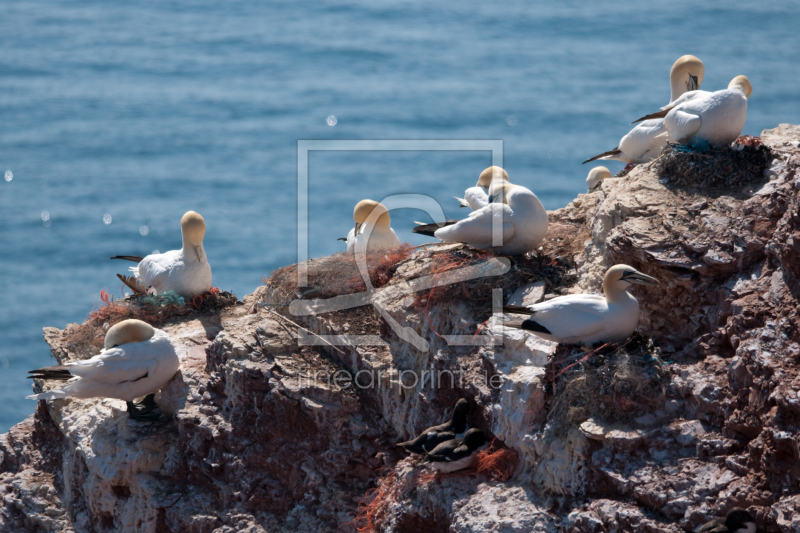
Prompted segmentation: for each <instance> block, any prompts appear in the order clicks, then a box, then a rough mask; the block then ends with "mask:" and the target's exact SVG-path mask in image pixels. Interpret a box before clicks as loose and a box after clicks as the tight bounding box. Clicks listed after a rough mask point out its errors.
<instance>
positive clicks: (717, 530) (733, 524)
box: [695, 507, 756, 533]
mask: <svg viewBox="0 0 800 533" xmlns="http://www.w3.org/2000/svg"><path fill="white" fill-rule="evenodd" d="M695 531H696V533H756V521H755V519H754V518H753V515H751V514H750V513H748V512H747V511H746V510H744V509H742V508H741V507H734V508H733V509H731V510H730V511H728V514H727V516H726V517H725V520H722V519H721V518H717V519H716V520H712V521H711V522H708V523H706V524H704V525H702V526H700V527H699V528H698V529H696V530H695Z"/></svg>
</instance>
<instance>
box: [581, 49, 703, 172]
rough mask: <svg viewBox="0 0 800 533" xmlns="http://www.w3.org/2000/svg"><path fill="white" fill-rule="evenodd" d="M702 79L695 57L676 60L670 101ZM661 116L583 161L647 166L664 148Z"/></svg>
mask: <svg viewBox="0 0 800 533" xmlns="http://www.w3.org/2000/svg"><path fill="white" fill-rule="evenodd" d="M704 76H705V66H704V65H703V62H702V61H700V60H699V59H698V58H696V57H695V56H691V55H686V56H682V57H680V58H678V60H677V61H675V63H674V64H673V65H672V69H670V71H669V84H670V91H671V96H670V101H674V100H675V99H676V98H678V97H679V96H681V95H682V94H684V93H686V92H687V91H695V90H697V89H699V88H700V84H701V83H702V82H703V77H704ZM663 116H664V115H663V114H662V115H660V116H659V117H648V118H651V120H647V121H646V122H642V123H640V124H637V125H636V126H635V127H634V128H633V129H632V130H631V131H630V132H628V133H627V134H626V135H625V136H624V137H622V139H621V140H620V141H619V145H618V146H617V147H616V148H614V149H613V150H609V151H608V152H603V153H602V154H599V155H596V156H594V157H591V158H589V159H587V160H586V161H584V164H585V163H589V162H590V161H595V160H598V159H603V160H605V159H616V160H617V161H622V162H624V163H629V164H630V163H636V164H638V163H647V162H648V161H652V160H653V159H655V158H656V157H658V156H659V155H660V154H661V150H663V149H664V147H665V146H666V144H667V136H666V132H667V130H666V129H665V127H664V123H663V120H662V118H663Z"/></svg>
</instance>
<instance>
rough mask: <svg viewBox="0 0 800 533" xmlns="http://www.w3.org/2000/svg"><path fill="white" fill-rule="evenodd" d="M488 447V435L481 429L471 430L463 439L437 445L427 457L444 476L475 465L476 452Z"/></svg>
mask: <svg viewBox="0 0 800 533" xmlns="http://www.w3.org/2000/svg"><path fill="white" fill-rule="evenodd" d="M485 445H486V435H485V434H484V433H483V431H481V430H480V429H475V428H473V429H470V430H469V431H467V432H466V433H465V434H464V438H463V439H450V440H447V441H445V442H442V443H441V444H439V445H437V446H436V447H435V448H434V449H433V450H431V451H430V452H428V454H427V455H426V456H425V461H426V462H428V463H430V465H431V467H432V468H433V469H434V470H438V471H439V472H442V473H443V474H447V473H450V472H455V471H456V470H463V469H464V468H469V467H470V466H472V465H474V464H475V462H476V459H477V456H476V455H475V452H477V451H478V450H479V449H481V448H482V447H484V446H485Z"/></svg>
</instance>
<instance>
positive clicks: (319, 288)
mask: <svg viewBox="0 0 800 533" xmlns="http://www.w3.org/2000/svg"><path fill="white" fill-rule="evenodd" d="M412 252H413V247H412V246H411V245H410V244H402V245H400V246H399V247H398V248H394V249H391V250H381V251H379V252H376V253H370V254H367V256H366V262H367V271H368V272H369V279H370V282H371V283H372V286H373V287H374V288H376V289H377V288H379V287H383V286H384V285H386V284H387V283H389V281H390V280H391V279H392V277H393V276H394V273H395V271H396V270H397V267H398V265H399V264H400V263H402V262H403V261H405V260H406V259H408V258H409V257H410V256H411V253H412ZM305 265H306V267H307V272H308V284H307V286H306V287H298V286H297V265H290V266H287V267H283V268H279V269H278V270H275V271H274V272H273V273H272V274H271V275H270V276H269V277H268V278H265V279H264V280H262V281H263V282H264V284H266V285H267V286H268V288H269V289H270V292H271V293H272V299H273V302H272V303H273V304H277V305H289V304H290V303H291V302H292V301H293V300H296V299H317V298H332V297H334V296H340V295H343V294H354V293H358V292H364V291H366V290H367V286H366V284H365V283H364V279H363V278H362V276H361V273H360V272H359V270H358V264H357V263H356V259H355V256H354V255H353V254H352V253H347V252H343V253H339V254H334V255H330V256H327V257H320V258H318V259H311V260H310V261H307V262H306V263H305Z"/></svg>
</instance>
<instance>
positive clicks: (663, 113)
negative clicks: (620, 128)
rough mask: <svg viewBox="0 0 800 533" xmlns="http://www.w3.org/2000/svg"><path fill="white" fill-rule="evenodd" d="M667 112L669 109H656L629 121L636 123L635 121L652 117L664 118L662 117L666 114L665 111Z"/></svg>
mask: <svg viewBox="0 0 800 533" xmlns="http://www.w3.org/2000/svg"><path fill="white" fill-rule="evenodd" d="M669 112H670V110H669V109H662V110H661V111H656V112H655V113H650V114H649V115H645V116H643V117H642V118H638V119H636V120H634V121H633V122H631V124H636V123H637V122H642V121H643V120H651V119H654V118H664V117H666V116H667V113H669Z"/></svg>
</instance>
